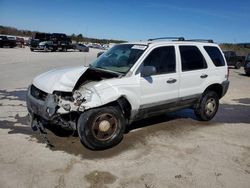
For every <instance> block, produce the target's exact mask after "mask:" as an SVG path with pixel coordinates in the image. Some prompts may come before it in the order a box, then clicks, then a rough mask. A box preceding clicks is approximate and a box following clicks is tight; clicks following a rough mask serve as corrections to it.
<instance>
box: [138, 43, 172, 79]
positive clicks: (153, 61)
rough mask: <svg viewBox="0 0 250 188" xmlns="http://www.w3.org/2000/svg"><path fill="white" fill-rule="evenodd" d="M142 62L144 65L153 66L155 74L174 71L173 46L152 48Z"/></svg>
mask: <svg viewBox="0 0 250 188" xmlns="http://www.w3.org/2000/svg"><path fill="white" fill-rule="evenodd" d="M143 63H144V66H154V67H155V68H156V75H157V74H167V73H174V72H176V58H175V48H174V46H165V47H159V48H156V49H154V50H152V51H151V52H150V54H149V55H148V56H147V58H146V59H145V60H144V62H143Z"/></svg>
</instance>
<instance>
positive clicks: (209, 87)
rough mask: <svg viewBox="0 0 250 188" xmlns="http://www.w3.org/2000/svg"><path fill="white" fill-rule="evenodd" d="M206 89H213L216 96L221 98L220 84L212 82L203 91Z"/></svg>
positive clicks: (221, 89)
mask: <svg viewBox="0 0 250 188" xmlns="http://www.w3.org/2000/svg"><path fill="white" fill-rule="evenodd" d="M206 91H214V92H215V93H217V95H218V97H219V98H221V97H222V91H223V88H222V85H221V84H212V85H210V86H208V87H207V88H206V89H205V91H204V93H205V92H206Z"/></svg>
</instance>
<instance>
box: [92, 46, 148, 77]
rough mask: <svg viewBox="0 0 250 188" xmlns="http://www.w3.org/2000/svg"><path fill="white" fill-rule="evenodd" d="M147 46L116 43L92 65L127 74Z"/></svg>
mask: <svg viewBox="0 0 250 188" xmlns="http://www.w3.org/2000/svg"><path fill="white" fill-rule="evenodd" d="M146 48H147V46H146V45H134V44H120V45H116V46H114V47H113V48H111V49H110V50H108V51H107V52H105V53H103V54H102V55H101V56H100V57H99V58H98V59H97V60H96V61H94V62H93V63H92V64H90V67H92V68H100V69H106V70H110V71H114V72H118V73H122V74H126V73H127V72H128V71H129V69H130V68H131V67H132V66H133V65H134V64H135V62H136V61H137V60H138V59H139V57H140V56H141V55H142V54H143V52H144V51H145V50H146Z"/></svg>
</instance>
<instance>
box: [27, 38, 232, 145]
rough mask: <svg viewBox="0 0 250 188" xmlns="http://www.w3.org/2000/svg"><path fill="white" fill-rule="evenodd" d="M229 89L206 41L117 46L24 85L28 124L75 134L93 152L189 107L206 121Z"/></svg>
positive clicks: (221, 61)
mask: <svg viewBox="0 0 250 188" xmlns="http://www.w3.org/2000/svg"><path fill="white" fill-rule="evenodd" d="M228 86H229V81H228V67H227V64H226V60H225V57H224V56H223V53H222V51H221V49H220V48H219V46H218V45H217V44H214V43H213V42H212V41H201V40H184V38H176V39H174V40H165V39H162V38H161V39H151V40H149V41H146V42H135V43H124V44H119V45H116V46H114V47H113V48H111V49H110V50H108V51H107V52H105V53H104V54H102V55H101V56H100V57H99V58H98V59H96V61H94V62H93V63H92V64H90V65H89V66H88V67H84V66H82V67H74V68H73V67H72V68H62V69H57V70H52V71H49V72H47V73H44V74H41V75H39V76H38V77H36V78H35V79H34V81H33V84H32V85H31V86H30V87H29V90H28V94H27V106H28V110H29V113H30V115H31V117H32V120H33V121H32V122H33V124H35V123H34V122H40V123H42V124H44V123H51V124H59V125H61V126H62V127H64V128H71V129H75V130H78V134H79V137H80V139H81V141H82V143H83V144H84V145H85V146H86V147H88V148H90V149H93V150H99V149H106V148H109V147H112V146H114V145H116V144H118V143H119V142H120V141H121V139H122V137H123V133H124V131H125V128H126V126H127V125H129V124H131V122H133V121H135V120H139V119H143V118H147V117H150V116H155V115H159V114H162V113H166V112H170V111H176V110H179V109H183V108H192V109H194V112H195V114H196V116H197V118H198V119H199V120H202V121H208V120H210V119H212V118H213V117H214V116H215V114H216V112H217V110H218V107H219V99H220V98H222V97H223V96H224V95H225V93H226V92H227V89H228Z"/></svg>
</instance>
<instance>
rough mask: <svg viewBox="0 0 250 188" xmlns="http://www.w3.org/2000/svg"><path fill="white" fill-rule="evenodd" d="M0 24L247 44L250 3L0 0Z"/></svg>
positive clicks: (242, 0)
mask: <svg viewBox="0 0 250 188" xmlns="http://www.w3.org/2000/svg"><path fill="white" fill-rule="evenodd" d="M0 25H4V26H13V27H16V28H18V29H28V30H38V31H43V32H64V33H67V34H72V33H75V34H79V33H82V34H83V35H84V36H88V37H97V38H108V39H110V38H112V39H123V40H128V41H131V40H145V39H148V38H152V37H163V36H183V37H185V38H206V39H208V38H209V39H210V38H211V39H214V40H215V41H216V42H237V43H238V42H250V1H249V0H238V1H226V0H221V1H220V0H209V1H201V0H189V1H187V0H185V1H184V0H178V1H175V0H151V1H149V0H99V1H98V0H88V1H84V0H71V1H70V0H41V1H35V0H26V1H25V0H0Z"/></svg>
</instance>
